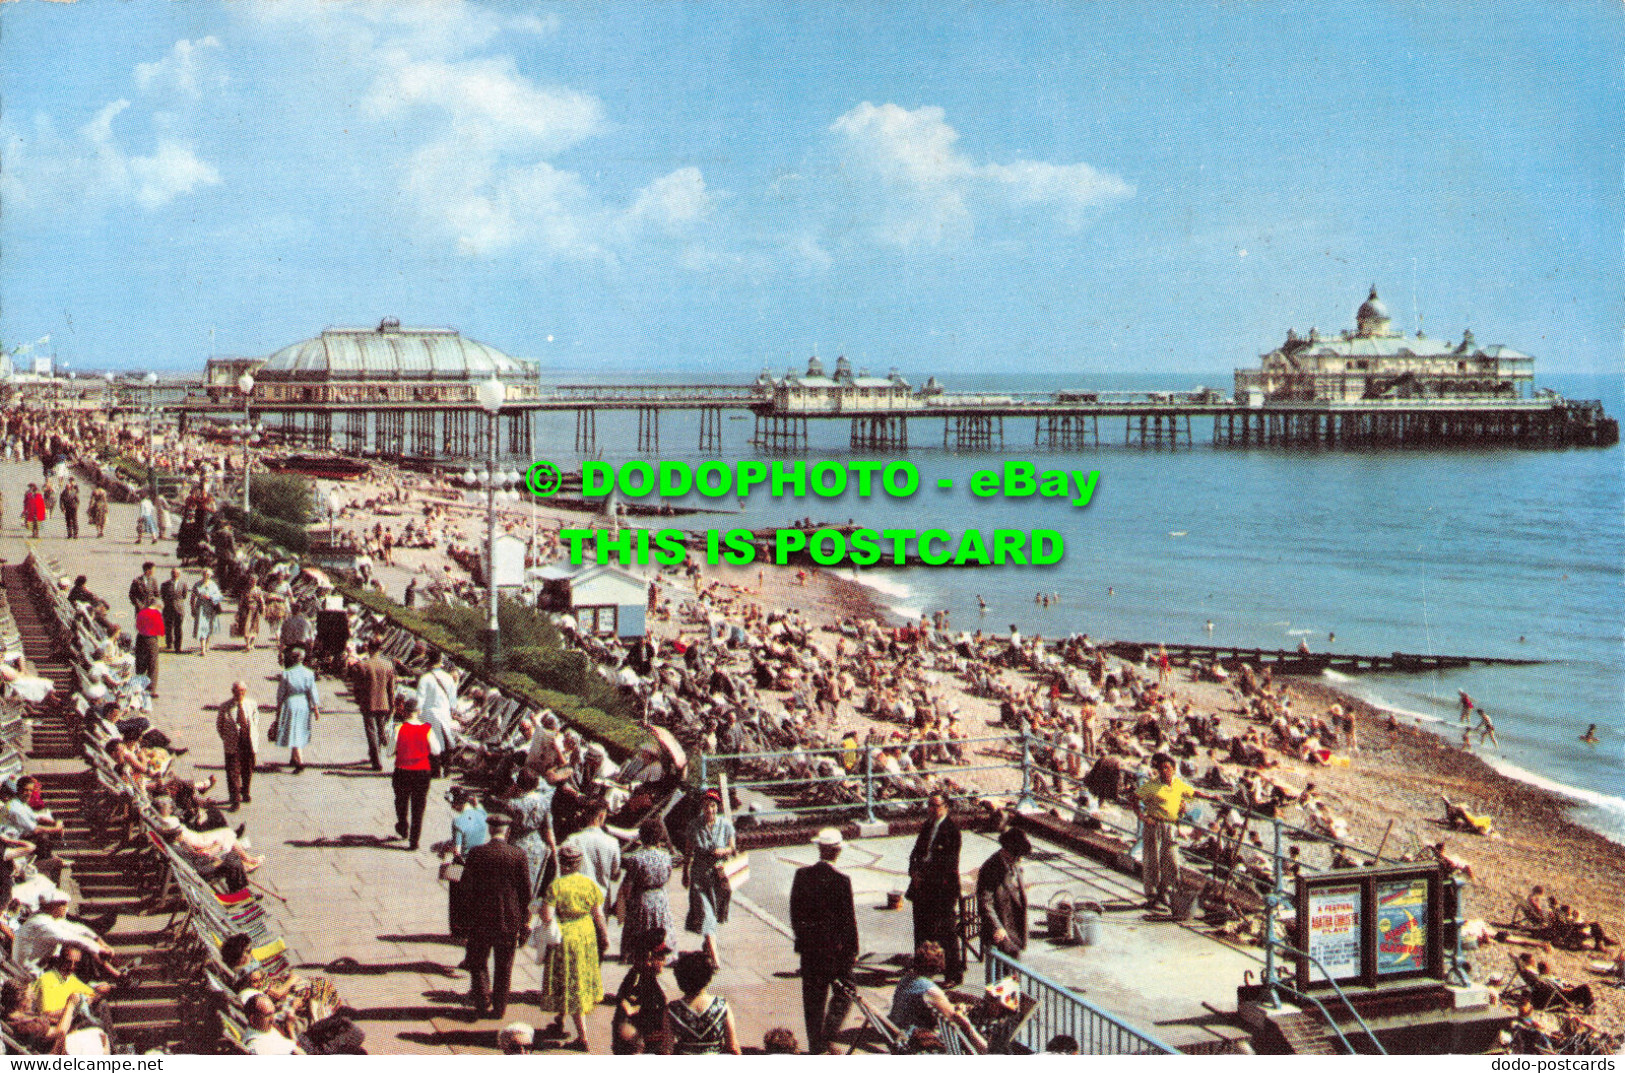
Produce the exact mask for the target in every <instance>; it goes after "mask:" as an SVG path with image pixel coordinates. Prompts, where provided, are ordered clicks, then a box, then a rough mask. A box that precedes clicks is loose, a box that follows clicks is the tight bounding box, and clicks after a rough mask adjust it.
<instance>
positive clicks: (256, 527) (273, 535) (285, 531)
mask: <svg viewBox="0 0 1625 1073" xmlns="http://www.w3.org/2000/svg"><path fill="white" fill-rule="evenodd" d="M221 510H222V511H223V512H224V513H225V515H226V518H227V519H228V520H229V521H230V522H231V524H232V525H233V526H235V527H236V528H237V530H238V531H239V532H247V533H256V534H258V535H260V536H263V537H266V538H267V539H269V540H270V541H271V542H272V543H275V544H280V545H282V547H284V548H286V549H287V550H289V551H291V552H293V553H294V554H296V555H303V554H304V553H305V552H306V551H308V550H309V549H310V536H309V534H307V533H306V532H305V527H304V526H302V525H295V524H294V523H293V522H285V521H283V520H282V519H281V518H271V517H268V516H266V515H264V514H261V513H260V512H259V511H257V510H251V511H249V512H248V513H247V515H244V514H243V508H241V507H239V506H236V505H234V504H231V503H226V504H223V505H222V506H221Z"/></svg>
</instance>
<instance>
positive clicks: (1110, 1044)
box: [983, 948, 1180, 1054]
mask: <svg viewBox="0 0 1625 1073" xmlns="http://www.w3.org/2000/svg"><path fill="white" fill-rule="evenodd" d="M983 966H984V967H985V970H986V973H987V982H988V983H990V984H991V983H996V982H997V981H999V980H1003V979H1005V978H1006V977H1010V976H1014V977H1015V978H1016V983H1017V984H1018V985H1019V986H1020V988H1021V993H1022V994H1023V995H1025V996H1027V997H1028V998H1029V999H1031V1000H1032V1001H1033V1002H1034V1003H1035V1006H1034V1008H1033V1010H1032V1013H1031V1015H1030V1016H1029V1017H1028V1018H1027V1020H1026V1022H1025V1023H1023V1024H1022V1026H1021V1028H1020V1029H1019V1030H1018V1031H1017V1033H1016V1036H1015V1042H1019V1043H1021V1044H1023V1045H1025V1046H1026V1047H1028V1048H1030V1049H1031V1050H1033V1051H1034V1052H1039V1051H1042V1050H1043V1049H1044V1044H1045V1042H1046V1041H1048V1040H1050V1039H1053V1038H1054V1037H1055V1036H1058V1035H1068V1036H1071V1037H1072V1038H1073V1039H1075V1040H1077V1041H1078V1050H1079V1052H1080V1053H1082V1054H1179V1053H1180V1052H1179V1051H1177V1050H1175V1049H1174V1048H1173V1047H1170V1046H1169V1045H1168V1044H1166V1043H1164V1042H1162V1041H1161V1040H1159V1039H1157V1038H1156V1037H1155V1036H1152V1035H1150V1034H1149V1033H1147V1032H1143V1031H1141V1030H1140V1029H1138V1028H1135V1027H1133V1026H1132V1025H1130V1024H1128V1023H1126V1022H1124V1021H1121V1020H1119V1019H1118V1018H1116V1017H1113V1016H1112V1015H1111V1014H1109V1013H1107V1012H1106V1011H1105V1010H1103V1009H1101V1008H1100V1007H1099V1006H1096V1005H1094V1004H1093V1003H1091V1002H1090V1001H1089V1000H1088V999H1086V998H1084V997H1083V996H1082V995H1079V994H1078V993H1077V992H1076V991H1073V990H1072V989H1071V988H1069V987H1067V986H1066V985H1065V984H1061V983H1058V982H1056V981H1055V980H1052V979H1050V978H1049V977H1048V976H1045V975H1044V974H1043V973H1041V972H1039V971H1038V970H1037V969H1035V968H1033V967H1032V966H1030V965H1024V964H1022V963H1021V962H1020V961H1017V960H1016V959H1015V958H1012V957H1010V956H1008V955H1007V954H1005V953H1004V952H1003V951H1001V950H995V949H992V948H989V949H988V951H987V958H986V960H985V961H984V962H983Z"/></svg>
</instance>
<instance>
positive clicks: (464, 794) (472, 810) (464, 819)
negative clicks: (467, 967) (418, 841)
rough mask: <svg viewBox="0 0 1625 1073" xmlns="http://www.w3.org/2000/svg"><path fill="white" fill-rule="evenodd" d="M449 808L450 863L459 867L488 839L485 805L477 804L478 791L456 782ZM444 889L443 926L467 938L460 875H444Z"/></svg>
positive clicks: (455, 935) (464, 893) (458, 937)
mask: <svg viewBox="0 0 1625 1073" xmlns="http://www.w3.org/2000/svg"><path fill="white" fill-rule="evenodd" d="M451 808H452V813H453V815H452V818H451V863H452V864H453V865H455V866H457V867H458V868H459V869H461V868H463V867H464V866H466V865H467V864H468V855H469V853H470V852H472V851H473V849H474V848H475V847H476V846H483V845H485V844H486V843H487V842H489V841H490V840H491V829H490V826H489V825H488V824H487V823H486V819H487V815H486V812H485V809H483V808H482V807H480V795H479V794H478V793H477V792H476V791H475V790H474V789H473V788H472V787H468V786H459V787H457V788H456V789H455V790H453V791H452V795H451ZM446 890H447V906H446V917H447V921H446V922H447V926H448V927H449V928H450V929H451V937H452V938H453V939H456V940H458V941H459V942H461V941H464V940H466V939H467V938H468V917H469V907H468V897H467V888H465V887H464V886H463V882H462V880H461V879H451V878H449V877H448V879H447V882H446Z"/></svg>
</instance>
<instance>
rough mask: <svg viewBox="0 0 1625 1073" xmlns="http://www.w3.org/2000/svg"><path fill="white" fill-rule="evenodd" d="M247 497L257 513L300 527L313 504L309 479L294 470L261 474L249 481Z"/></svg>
mask: <svg viewBox="0 0 1625 1073" xmlns="http://www.w3.org/2000/svg"><path fill="white" fill-rule="evenodd" d="M248 497H249V503H250V505H251V506H252V507H253V508H254V510H255V512H256V513H259V514H263V515H265V516H266V517H268V518H275V519H277V520H279V521H284V522H292V523H293V524H295V525H297V526H299V527H300V528H301V531H303V527H304V525H305V523H306V522H308V521H310V519H311V512H312V511H313V510H314V509H315V505H316V500H315V496H314V495H313V494H312V493H311V487H310V481H309V479H308V478H305V477H301V476H300V475H299V474H297V473H265V474H260V475H258V476H256V477H255V478H254V480H253V482H252V483H251V484H250V486H249V489H248ZM266 535H267V536H269V535H270V534H266Z"/></svg>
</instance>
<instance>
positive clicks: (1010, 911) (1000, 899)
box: [976, 830, 1033, 957]
mask: <svg viewBox="0 0 1625 1073" xmlns="http://www.w3.org/2000/svg"><path fill="white" fill-rule="evenodd" d="M1032 851H1033V844H1032V842H1031V841H1030V840H1029V839H1028V838H1027V835H1026V833H1025V832H1023V831H1017V830H1010V831H1006V832H1004V833H1003V834H1001V835H1000V836H999V848H998V851H997V852H996V853H994V854H993V856H991V857H989V858H988V859H987V860H986V861H984V862H983V863H982V867H981V869H980V870H979V871H978V872H977V873H976V912H977V917H978V919H979V920H980V922H981V926H982V945H983V946H984V947H997V948H998V949H999V950H1001V951H1003V952H1004V953H1006V954H1008V955H1010V956H1011V957H1019V956H1020V955H1021V952H1022V951H1023V950H1025V949H1027V884H1026V881H1025V878H1024V877H1023V876H1022V874H1021V859H1022V858H1023V857H1025V856H1027V854H1029V853H1031V852H1032Z"/></svg>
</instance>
